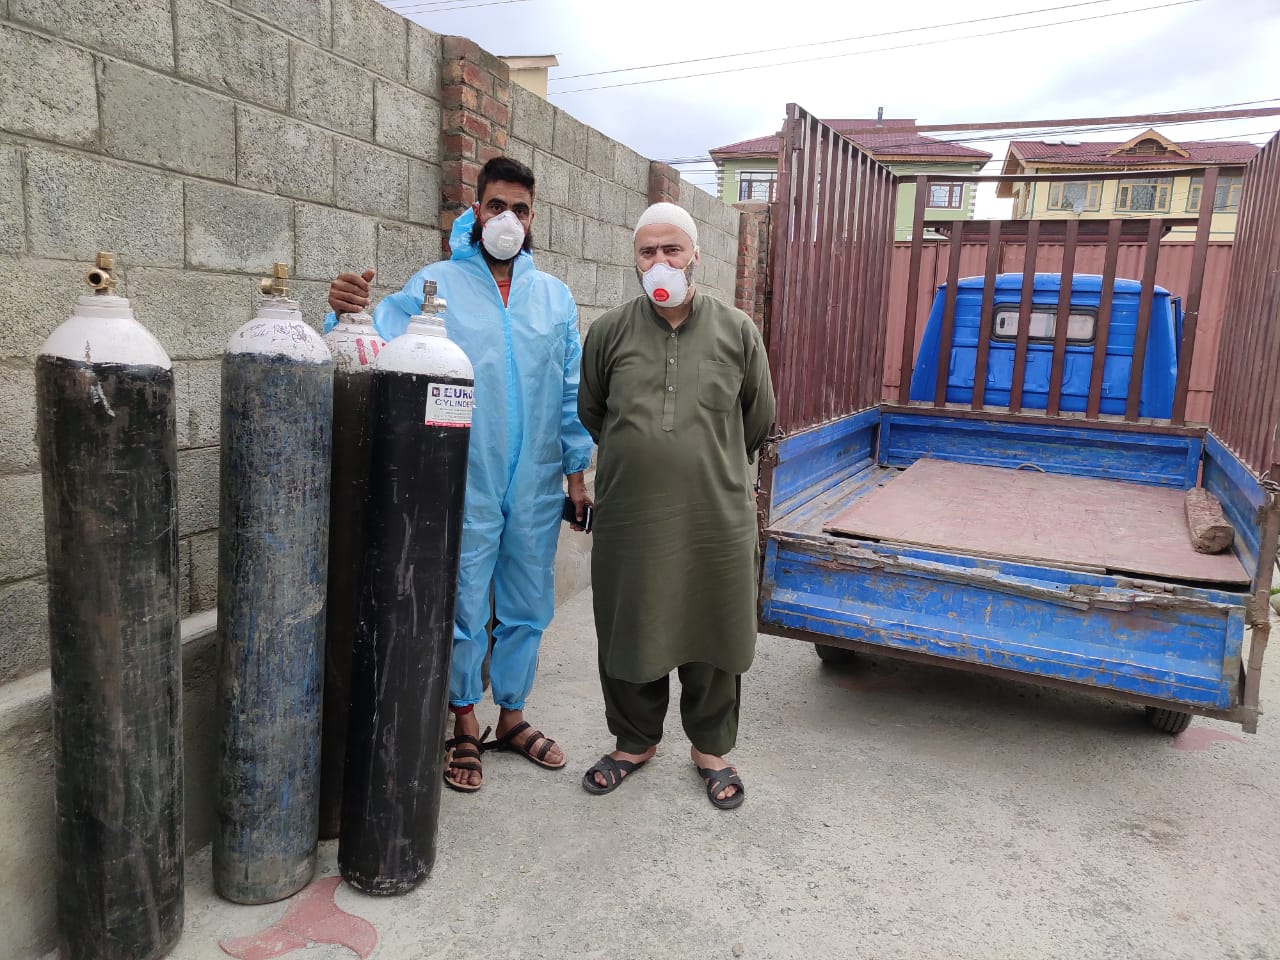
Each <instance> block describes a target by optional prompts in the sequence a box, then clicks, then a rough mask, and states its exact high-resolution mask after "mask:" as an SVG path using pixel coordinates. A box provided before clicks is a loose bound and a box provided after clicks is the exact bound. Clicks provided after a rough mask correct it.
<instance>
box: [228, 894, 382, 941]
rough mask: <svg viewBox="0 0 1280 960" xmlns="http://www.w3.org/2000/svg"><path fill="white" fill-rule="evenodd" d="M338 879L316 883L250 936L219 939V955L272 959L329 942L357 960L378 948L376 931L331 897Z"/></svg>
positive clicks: (371, 925) (366, 921)
mask: <svg viewBox="0 0 1280 960" xmlns="http://www.w3.org/2000/svg"><path fill="white" fill-rule="evenodd" d="M341 882H342V878H341V877H327V878H325V879H324V880H318V881H316V882H315V883H313V884H312V885H311V886H309V887H307V888H306V889H305V890H303V891H302V892H301V893H300V894H298V895H297V896H296V897H294V899H293V902H292V903H290V904H289V909H288V910H286V911H285V913H284V916H283V917H281V918H280V919H279V920H277V921H276V922H275V923H273V924H272V925H271V926H269V927H267V929H265V930H263V931H262V932H261V933H256V934H254V935H253V936H251V937H236V938H235V939H233V940H223V941H221V942H219V944H218V946H219V947H221V948H222V952H223V953H225V954H228V955H229V956H232V957H237V958H238V960H272V958H274V957H281V956H284V955H285V954H286V953H292V952H293V951H294V950H301V949H302V948H303V947H310V946H314V945H315V944H319V943H332V944H337V945H338V946H341V947H346V948H347V949H348V950H350V951H351V952H352V953H354V954H355V955H356V956H358V957H360V958H361V960H364V958H366V957H368V956H369V955H370V954H371V953H373V948H374V947H376V946H377V945H378V931H377V930H376V929H375V928H374V926H373V924H371V923H370V922H369V921H368V920H365V919H364V918H362V917H357V916H355V915H354V914H350V913H347V912H346V911H345V910H343V909H342V908H341V907H339V906H338V905H337V903H335V902H334V899H333V896H334V893H335V891H337V889H338V884H340V883H341Z"/></svg>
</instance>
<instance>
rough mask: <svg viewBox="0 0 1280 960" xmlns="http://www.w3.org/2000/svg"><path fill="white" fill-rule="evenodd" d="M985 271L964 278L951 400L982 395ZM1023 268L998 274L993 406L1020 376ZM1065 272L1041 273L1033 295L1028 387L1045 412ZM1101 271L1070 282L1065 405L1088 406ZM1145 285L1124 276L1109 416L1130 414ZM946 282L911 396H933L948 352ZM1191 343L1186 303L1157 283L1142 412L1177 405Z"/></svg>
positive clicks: (1109, 372) (1160, 413) (1108, 350)
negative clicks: (1186, 336) (1186, 345)
mask: <svg viewBox="0 0 1280 960" xmlns="http://www.w3.org/2000/svg"><path fill="white" fill-rule="evenodd" d="M984 282H985V280H984V278H983V277H965V278H963V279H961V280H960V281H959V282H958V283H957V285H956V312H955V328H954V329H955V333H954V336H953V339H952V347H951V355H950V371H949V373H948V376H947V395H946V399H947V402H948V403H966V404H967V403H969V402H970V401H971V400H972V399H973V385H974V375H975V369H976V366H977V358H978V346H979V335H980V333H981V329H980V327H981V322H982V320H981V313H982V288H983V284H984ZM1022 283H1023V278H1022V274H1020V273H1002V274H1000V275H998V276H997V277H996V282H995V302H994V307H993V309H992V315H991V331H990V346H989V348H988V355H987V356H988V359H987V383H986V403H988V404H992V405H997V406H1008V404H1009V395H1010V388H1011V385H1012V383H1013V368H1014V358H1015V354H1016V348H1017V339H1018V314H1019V305H1020V302H1021V299H1022ZM1061 291H1062V276H1061V275H1060V274H1057V273H1037V274H1036V275H1035V285H1034V287H1033V290H1032V297H1031V304H1032V308H1031V323H1030V336H1029V339H1028V342H1027V365H1026V380H1025V386H1024V388H1023V394H1022V406H1023V408H1025V409H1031V410H1044V409H1045V408H1046V406H1047V403H1048V399H1049V378H1050V373H1051V368H1052V365H1053V340H1054V334H1055V324H1056V321H1057V311H1058V302H1059V298H1060V297H1061ZM1101 292H1102V277H1100V276H1098V275H1096V274H1076V275H1075V276H1074V277H1073V278H1072V281H1071V308H1070V317H1069V319H1068V321H1067V346H1066V361H1065V363H1064V364H1063V370H1062V400H1061V407H1062V409H1063V410H1066V411H1083V410H1084V409H1085V406H1086V403H1087V401H1088V397H1089V381H1090V377H1091V375H1092V371H1093V363H1094V353H1095V350H1096V348H1097V339H1098V334H1099V332H1100V331H1101V330H1102V328H1103V326H1104V325H1102V324H1099V322H1098V309H1099V302H1100V299H1101ZM1141 292H1142V284H1141V283H1139V282H1138V281H1137V280H1123V279H1118V278H1117V279H1116V281H1115V285H1114V287H1113V294H1112V300H1111V311H1110V324H1109V329H1108V330H1107V331H1106V345H1105V351H1104V356H1105V360H1104V361H1103V362H1104V366H1103V376H1102V405H1101V412H1102V413H1104V414H1124V412H1125V402H1126V399H1127V397H1128V389H1129V371H1130V368H1131V367H1132V365H1133V350H1134V341H1135V339H1136V333H1137V329H1138V306H1139V304H1138V301H1139V295H1140V294H1141ZM945 300H946V286H945V285H943V286H939V287H938V291H937V294H936V295H935V296H934V299H933V307H932V309H931V310H930V311H929V319H928V322H927V324H926V326H925V331H924V339H923V341H922V342H921V344H920V352H919V359H918V361H917V363H916V368H915V374H914V376H912V378H911V399H912V400H924V401H930V400H933V398H934V390H935V385H936V383H937V375H938V358H939V356H940V355H941V352H942V351H941V349H940V347H941V344H940V342H939V341H940V340H941V336H942V320H943V310H944V306H945ZM1181 340H1182V301H1181V299H1180V298H1178V297H1174V296H1171V295H1170V293H1169V291H1168V290H1166V289H1164V288H1163V287H1159V286H1157V287H1155V288H1154V296H1153V299H1152V306H1151V326H1150V332H1149V334H1148V338H1147V348H1146V361H1145V365H1144V367H1143V377H1142V391H1141V397H1140V402H1139V408H1138V415H1139V416H1140V417H1144V418H1146V417H1150V418H1167V417H1169V415H1170V414H1171V412H1172V410H1173V395H1174V383H1175V381H1176V379H1177V375H1178V345H1179V343H1180V342H1181Z"/></svg>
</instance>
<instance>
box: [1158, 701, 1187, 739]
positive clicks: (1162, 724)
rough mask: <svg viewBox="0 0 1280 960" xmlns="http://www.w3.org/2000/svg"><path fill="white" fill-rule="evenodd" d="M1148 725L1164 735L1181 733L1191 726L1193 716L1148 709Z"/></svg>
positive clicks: (1171, 711) (1172, 711)
mask: <svg viewBox="0 0 1280 960" xmlns="http://www.w3.org/2000/svg"><path fill="white" fill-rule="evenodd" d="M1147 723H1149V724H1151V725H1152V726H1153V727H1155V728H1156V729H1157V730H1160V731H1162V732H1164V733H1181V732H1182V731H1183V730H1185V729H1187V727H1189V726H1191V714H1189V713H1182V712H1181V711H1179V710H1161V709H1159V708H1158V707H1147Z"/></svg>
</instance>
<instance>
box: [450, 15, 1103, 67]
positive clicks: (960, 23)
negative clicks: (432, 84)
mask: <svg viewBox="0 0 1280 960" xmlns="http://www.w3.org/2000/svg"><path fill="white" fill-rule="evenodd" d="M440 2H449V0H440ZM1115 2H1116V0H1085V2H1082V3H1066V4H1063V5H1062V6H1058V7H1042V8H1041V9H1039V10H1023V11H1021V12H1019V13H1002V14H999V15H998V16H991V17H976V18H974V19H972V20H955V21H952V22H951V23H935V24H931V25H929V26H924V27H904V28H902V29H900V30H884V31H882V32H880V33H863V34H859V35H858V36H856V37H842V38H840V39H839V40H815V41H813V42H811V43H794V44H791V45H790V46H786V47H764V48H762V49H760V50H743V51H741V52H739V53H719V54H716V55H714V56H710V57H694V58H693V59H692V60H669V61H667V62H666V63H646V64H643V65H641V66H636V67H618V68H616V69H614V70H596V71H595V72H593V73H571V74H569V75H568V76H564V77H555V78H554V80H555V81H557V82H558V81H560V80H581V79H582V78H583V77H602V76H605V75H607V74H611V73H632V72H634V71H636V70H656V69H658V68H659V67H683V66H685V65H687V64H690V63H708V62H710V61H712V60H731V59H733V58H734V57H753V56H756V55H758V54H762V53H780V52H781V51H783V50H802V49H804V48H806V47H823V46H829V45H830V44H833V43H852V42H853V41H855V40H874V39H877V38H879V37H893V36H898V35H900V34H904V33H920V32H922V31H925V30H942V29H945V28H947V27H968V26H972V25H973V24H975V23H989V22H990V21H992V20H1008V19H1010V18H1011V17H1030V16H1034V15H1035V14H1038V13H1054V12H1056V11H1058V10H1071V9H1073V8H1076V7H1092V6H1096V5H1097V4H1099V3H1115Z"/></svg>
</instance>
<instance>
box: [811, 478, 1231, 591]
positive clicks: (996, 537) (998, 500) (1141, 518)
mask: <svg viewBox="0 0 1280 960" xmlns="http://www.w3.org/2000/svg"><path fill="white" fill-rule="evenodd" d="M823 530H824V531H826V532H829V533H836V534H840V535H844V536H851V537H859V538H864V539H875V540H883V541H894V542H898V543H908V544H915V545H919V546H927V547H936V548H939V549H942V550H948V551H955V552H957V553H962V554H967V555H982V556H993V557H1004V558H1007V559H1016V560H1027V561H1032V562H1047V563H1051V564H1055V565H1057V564H1069V565H1071V566H1073V567H1076V568H1084V569H1100V570H1106V571H1114V572H1119V573H1131V574H1136V575H1141V576H1152V577H1160V578H1164V579H1169V580H1179V581H1189V582H1198V583H1223V584H1232V585H1245V584H1248V583H1249V582H1250V580H1251V577H1250V575H1249V574H1248V573H1247V572H1246V571H1245V569H1244V568H1243V567H1242V566H1241V565H1240V561H1239V560H1237V559H1236V558H1235V556H1233V555H1230V554H1216V555H1208V554H1201V553H1197V552H1196V551H1195V550H1194V549H1193V548H1192V545H1191V539H1190V537H1189V535H1188V532H1187V524H1186V517H1185V506H1184V493H1183V491H1181V490H1175V489H1171V488H1168V487H1155V486H1148V485H1145V484H1135V483H1122V482H1119V481H1114V480H1097V479H1093V478H1088V477H1073V476H1065V475H1062V474H1052V473H1040V472H1035V471H1028V470H1007V469H1001V468H998V467H985V466H977V465H974V464H969V463H953V462H947V461H942V460H919V461H917V462H916V463H914V464H912V465H911V466H910V467H908V468H907V469H906V470H905V471H903V473H902V475H901V476H899V477H898V478H897V479H896V480H894V481H893V482H891V483H889V484H887V485H885V486H883V487H880V488H879V489H877V490H875V491H874V492H873V493H871V494H869V495H868V496H866V497H864V498H863V499H861V500H858V501H857V502H855V503H853V504H851V505H850V506H848V507H846V508H845V509H843V510H841V511H840V512H839V513H838V514H837V515H836V516H834V517H833V518H832V519H831V520H830V521H829V522H828V523H827V524H825V525H824V526H823Z"/></svg>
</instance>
